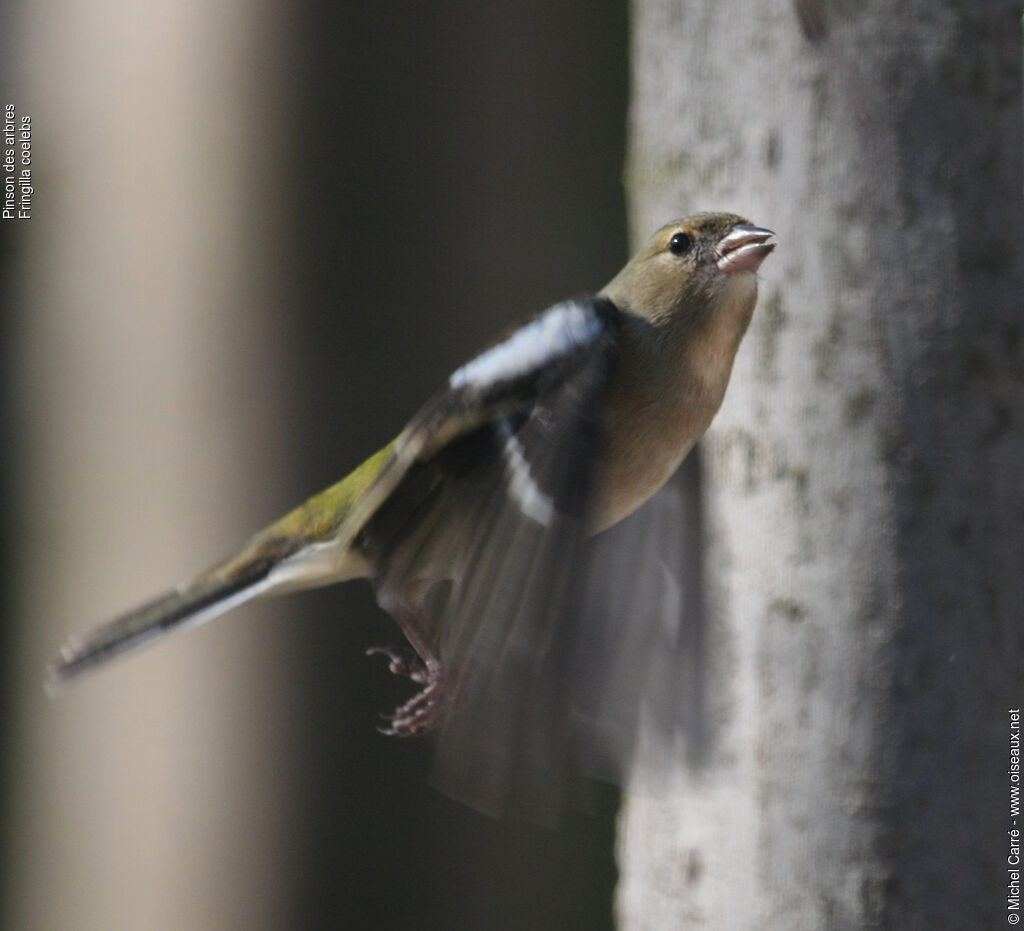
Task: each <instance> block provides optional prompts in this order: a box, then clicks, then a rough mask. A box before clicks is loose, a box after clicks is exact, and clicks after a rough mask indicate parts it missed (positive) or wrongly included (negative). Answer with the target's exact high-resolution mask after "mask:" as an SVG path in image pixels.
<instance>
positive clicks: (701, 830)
mask: <svg viewBox="0 0 1024 931" xmlns="http://www.w3.org/2000/svg"><path fill="white" fill-rule="evenodd" d="M1020 31H1021V24H1020V8H1019V5H1014V4H1009V3H978V2H968V0H962V2H953V0H947V2H941V0H916V2H912V3H908V4H901V5H900V6H899V10H898V12H897V11H896V10H895V9H894V8H893V6H892V5H891V4H888V3H883V2H881V0H874V2H870V3H868V4H865V5H861V6H858V5H856V4H854V5H850V4H841V5H840V4H833V3H828V2H823V0H795V2H793V3H786V2H783V0H774V2H769V3H764V4H749V3H744V2H740V0H724V2H714V3H712V2H700V3H686V4H680V3H677V2H675V0H637V2H636V3H635V4H634V38H633V65H634V91H633V93H634V99H633V111H632V139H631V155H630V163H629V170H628V182H629V188H630V195H631V198H632V210H631V215H632V219H633V229H634V231H635V232H636V234H637V235H638V236H643V235H644V234H645V233H646V231H648V230H649V229H652V228H654V227H655V226H657V224H658V223H659V222H661V219H662V217H663V216H664V215H665V214H666V211H673V210H675V211H677V212H680V213H682V212H690V211H692V210H697V209H709V208H718V209H730V210H735V211H736V212H738V213H741V214H744V215H746V216H748V217H749V218H750V219H752V220H753V221H755V222H757V223H759V224H762V225H766V226H769V227H772V228H774V229H775V230H776V231H777V233H778V235H779V242H780V244H779V247H778V250H777V252H776V254H775V255H773V256H772V257H771V258H770V259H769V260H768V261H767V262H766V263H765V266H764V268H763V270H762V282H761V298H760V305H759V309H758V312H757V314H756V315H755V321H754V323H753V326H752V329H751V332H750V334H749V335H748V337H747V339H746V343H745V345H744V347H743V349H742V351H741V354H740V358H739V360H738V362H737V366H736V371H735V374H734V379H733V385H732V388H731V390H730V394H729V396H728V398H727V400H726V404H725V407H724V409H723V411H722V414H721V415H720V417H719V419H718V420H717V422H716V425H715V427H714V428H713V431H712V433H711V435H710V436H709V440H708V442H707V443H706V445H705V446H704V449H703V456H702V460H703V463H704V466H705V475H704V479H703V485H704V490H705V493H706V494H705V499H704V501H705V504H704V508H705V515H706V516H705V522H706V525H707V528H708V533H707V537H708V541H707V542H708V545H707V548H706V552H705V553H704V554H703V562H704V565H705V570H706V575H707V580H708V583H707V591H708V596H707V603H706V605H704V609H705V610H704V614H705V615H706V618H707V631H706V633H705V636H704V637H703V638H701V640H700V641H699V642H700V643H701V644H702V647H701V649H702V655H701V656H700V657H698V662H699V666H700V668H701V669H702V670H703V675H702V678H701V681H702V684H703V685H702V687H703V694H702V696H701V703H700V707H701V714H702V720H701V722H700V724H699V726H695V727H693V728H692V729H691V730H692V732H691V733H689V734H688V740H687V746H686V750H685V755H684V758H685V762H683V763H681V764H680V766H679V769H678V771H677V773H676V778H675V779H674V781H673V784H672V785H671V787H670V789H669V790H668V791H667V792H666V791H665V790H664V789H665V787H664V786H661V785H658V784H656V783H655V782H654V781H653V780H652V779H650V778H648V773H646V772H645V771H644V769H643V768H642V767H640V768H639V769H638V771H637V772H636V774H635V777H634V780H633V783H634V784H633V785H632V786H631V791H630V793H629V804H628V806H627V808H626V810H625V812H624V814H623V815H622V819H621V846H620V866H621V869H622V872H623V876H622V882H621V885H620V890H619V898H618V909H619V914H620V919H621V924H622V927H624V928H628V929H638V928H651V929H655V928H658V929H660V928H669V927H672V928H730V929H745V928H772V929H786V931H790V929H794V928H808V929H810V928H815V929H817V928H830V929H831V928H844V929H845V928H863V927H886V928H901V929H916V928H926V927H935V928H968V927H982V926H985V927H995V926H996V922H997V920H998V921H999V922H1000V923H1002V922H1003V921H1004V920H1005V907H1006V904H1005V900H1006V892H1007V889H1006V882H1007V874H1006V855H1007V853H1008V852H1009V851H1008V838H1007V834H1006V832H1007V830H1008V829H1009V828H1010V827H1011V824H1010V820H1009V815H1008V809H1007V795H1008V776H1007V775H1005V773H1006V770H1007V764H1008V761H1009V731H1008V725H1009V720H1008V715H1007V709H1009V708H1011V707H1013V708H1016V707H1019V706H1020V705H1021V703H1022V700H1024V686H1022V682H1024V655H1022V646H1024V636H1022V625H1021V605H1022V604H1024V573H1022V572H1021V554H1022V553H1024V519H1022V518H1024V483H1022V482H1021V462H1022V461H1024V427H1022V417H1024V387H1022V372H1024V364H1022V363H1024V360H1022V342H1021V329H1022V326H1024V322H1022V319H1021V306H1022V303H1024V252H1022V250H1021V243H1022V242H1024V223H1022V220H1024V205H1022V199H1021V164H1022V151H1021V139H1022V133H1021V113H1022V106H1021V41H1020ZM1018 827H1019V826H1018Z"/></svg>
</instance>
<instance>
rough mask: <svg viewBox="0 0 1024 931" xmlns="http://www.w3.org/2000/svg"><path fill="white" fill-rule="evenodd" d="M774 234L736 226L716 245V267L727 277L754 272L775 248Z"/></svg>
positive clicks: (739, 225) (749, 227) (751, 227)
mask: <svg viewBox="0 0 1024 931" xmlns="http://www.w3.org/2000/svg"><path fill="white" fill-rule="evenodd" d="M774 236H775V234H774V233H773V232H772V231H771V230H766V229H761V228H760V227H759V226H744V225H741V224H737V225H736V226H734V227H733V228H732V230H731V231H730V232H729V234H728V235H726V236H724V237H723V238H722V239H721V240H719V243H718V267H719V268H720V269H721V270H722V271H723V272H725V273H726V274H727V275H732V274H735V273H736V272H756V271H757V270H758V268H760V267H761V263H762V262H763V261H764V260H765V258H767V256H768V253H769V252H771V251H772V250H773V249H774V248H775V243H774V242H769V240H770V239H771V238H772V237H774Z"/></svg>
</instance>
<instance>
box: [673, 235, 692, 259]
mask: <svg viewBox="0 0 1024 931" xmlns="http://www.w3.org/2000/svg"><path fill="white" fill-rule="evenodd" d="M692 245H693V237H692V236H690V235H689V234H687V233H676V234H675V235H674V236H673V237H672V238H671V239H670V240H669V241H668V251H669V252H671V253H672V254H673V255H683V254H684V253H686V252H689V251H690V247H691V246H692Z"/></svg>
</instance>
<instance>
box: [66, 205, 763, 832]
mask: <svg viewBox="0 0 1024 931" xmlns="http://www.w3.org/2000/svg"><path fill="white" fill-rule="evenodd" d="M775 245H776V241H775V234H774V233H773V232H772V231H771V230H768V229H765V228H762V227H758V226H755V225H754V224H752V223H751V222H750V221H749V220H746V219H744V218H743V217H741V216H739V215H736V214H732V213H723V212H716V213H698V214H695V215H692V216H689V217H686V218H684V219H680V220H676V221H674V222H672V223H669V224H667V225H665V226H663V227H661V228H660V229H659V230H658V231H657V232H656V233H655V234H654V235H653V236H652V237H651V239H650V240H649V241H648V242H647V244H646V245H644V246H643V247H642V248H641V249H640V251H639V252H637V253H636V255H635V256H634V257H633V258H632V259H631V260H630V261H629V262H628V263H627V264H626V265H625V266H624V267H623V268H622V270H621V271H620V272H619V273H618V274H617V275H615V277H614V278H613V279H612V280H611V281H610V282H609V283H608V284H607V285H606V286H605V287H604V288H602V289H601V290H600V291H599V292H597V293H596V294H595V295H593V296H591V297H586V298H579V299H573V300H567V301H564V302H562V303H559V304H556V305H554V306H552V307H550V308H548V309H547V310H545V311H543V312H541V313H539V314H536V315H534V316H533V317H530V318H528V319H527V320H526V321H525V322H523V323H522V324H521V325H519V326H518V327H516V328H514V329H512V330H511V331H508V332H506V333H505V334H504V335H502V336H501V337H499V338H498V339H497V340H496V341H494V342H493V343H492V344H491V345H490V346H488V347H486V348H485V349H484V350H483V351H482V352H480V353H479V354H478V355H477V356H475V357H474V358H472V359H471V360H469V361H468V362H466V363H465V364H464V365H462V366H461V367H459V368H457V369H456V370H455V371H454V372H453V373H452V375H451V376H450V377H449V379H448V381H447V383H445V384H444V385H443V386H442V387H441V388H440V389H439V390H438V391H437V392H436V393H435V394H434V395H433V396H432V397H431V398H430V399H429V400H428V401H427V403H426V404H424V405H423V406H422V407H421V408H420V410H419V411H418V412H417V413H416V414H415V415H414V416H413V417H412V419H411V420H410V421H409V422H408V424H407V425H406V426H405V428H404V429H403V430H402V431H401V433H399V435H398V436H397V437H396V438H395V439H394V440H393V441H392V442H391V443H389V444H388V445H387V446H386V447H384V448H383V449H381V450H380V451H378V452H377V453H375V454H374V455H372V456H371V457H370V458H368V459H367V460H366V461H365V462H363V463H362V464H361V465H360V466H358V467H357V468H356V469H355V470H354V471H353V472H351V473H350V474H349V475H348V476H347V477H346V478H344V479H342V480H341V481H340V482H338V483H337V484H335V485H333V486H331V487H329V488H327V489H326V490H324V491H322V492H321V493H319V494H317V495H315V496H313V497H312V498H310V499H309V500H308V501H306V502H305V503H304V504H302V505H301V506H299V507H298V508H296V509H295V510H293V511H291V512H290V513H288V514H286V515H285V516H284V517H283V518H281V519H280V520H278V521H276V522H275V523H273V524H271V525H270V526H269V527H267V528H265V529H264V530H262V531H260V532H259V533H257V534H256V535H255V536H253V537H252V538H251V539H250V540H249V541H248V543H246V544H245V545H244V546H243V547H242V549H241V550H240V551H239V552H238V553H237V554H235V555H233V556H231V557H230V558H228V559H226V560H224V561H221V562H219V563H217V564H215V565H214V566H213V567H212V568H210V569H208V570H207V571H205V572H202V573H200V574H199V575H198V576H197V577H195V578H194V579H192V580H190V581H188V582H185V583H184V584H182V585H179V586H178V587H176V588H174V589H173V590H171V591H169V592H167V593H166V594H164V595H162V596H160V597H158V598H156V599H154V600H152V601H149V602H147V603H145V604H143V605H141V606H140V607H138V608H135V609H134V610H131V611H129V612H127V613H126V614H123V615H121V616H119V617H117V618H115V619H114V620H112V621H110V622H108V623H106V624H104V625H102V626H100V627H98V628H96V629H95V630H93V631H92V632H90V633H86V634H84V635H79V636H72V637H70V638H69V639H68V640H67V641H66V643H65V644H64V646H63V647H62V648H61V650H60V653H59V656H58V658H57V659H56V660H55V661H54V662H53V663H51V664H50V666H49V667H48V669H47V687H48V689H49V691H50V692H51V693H52V694H56V693H58V692H61V691H63V690H64V689H65V688H66V687H67V686H68V685H69V684H70V683H71V682H72V681H73V680H76V679H78V677H80V676H81V675H82V674H83V673H86V672H88V671H90V670H94V669H95V668H97V667H99V666H101V665H103V664H105V663H106V662H107V661H108V660H111V659H113V658H114V657H117V656H119V655H121V654H124V653H127V652H129V651H132V650H135V649H136V648H138V647H141V646H143V645H144V644H148V643H150V642H152V641H154V640H156V639H158V638H160V637H163V636H164V635H165V634H168V633H170V632H171V631H175V630H179V629H184V628H187V627H194V626H196V625H198V624H200V623H202V622H204V621H207V620H210V619H211V618H214V617H217V616H218V615H221V614H223V613H224V612H226V611H229V610H230V609H232V608H235V607H237V606H239V605H241V604H242V603H244V602H247V601H249V600H251V599H253V598H257V597H262V596H265V595H269V594H279V593H283V592H287V591H291V590H296V589H303V588H310V587H315V586H321V585H326V584H330V583H334V582H343V581H348V580H352V579H359V578H363V579H368V580H369V582H370V583H371V585H372V586H373V589H374V593H375V595H376V599H377V602H378V604H379V605H380V607H381V608H382V609H383V610H384V611H385V612H387V613H388V614H390V615H391V617H392V618H393V619H394V620H395V622H396V623H397V625H398V627H399V628H400V629H401V631H402V633H403V634H404V637H405V640H406V643H405V644H404V645H403V646H401V647H380V648H372V649H371V650H368V651H367V652H368V653H381V654H383V655H384V656H385V658H386V659H387V661H388V666H389V668H390V670H391V671H392V672H394V673H396V674H399V675H402V676H406V677H408V678H409V679H411V680H412V682H413V683H415V685H416V686H418V687H419V689H418V691H417V692H416V694H414V695H413V696H412V697H411V698H410V699H409V700H408V701H406V702H405V703H404V704H403V705H401V706H400V707H399V708H398V709H397V710H396V711H395V712H394V714H393V715H391V716H390V717H389V718H387V719H386V724H385V726H383V727H382V728H381V729H382V730H383V731H384V732H385V733H387V734H391V735H395V736H400V737H406V736H416V735H421V734H428V733H431V734H433V736H434V739H435V743H436V748H437V749H436V754H437V764H436V772H437V773H439V774H440V775H439V776H438V778H437V780H436V781H437V782H438V784H440V785H441V787H442V788H443V789H444V790H445V791H447V792H448V793H449V794H451V795H453V796H455V797H457V798H461V799H462V800H464V801H467V802H468V803H469V804H470V805H472V806H473V807H476V808H478V809H480V810H482V811H487V812H488V813H492V814H495V813H500V812H502V811H504V810H507V809H510V808H515V807H529V805H530V804H532V803H531V802H530V801H528V799H530V798H542V797H545V798H546V800H545V801H544V804H548V800H547V799H548V798H549V797H552V796H554V795H556V794H557V793H556V792H555V791H554V790H553V789H552V786H556V785H558V784H560V782H561V779H562V776H563V775H564V774H565V773H566V772H568V771H569V770H570V768H571V767H572V765H573V762H574V761H576V762H577V763H578V757H579V756H580V755H581V754H582V747H583V746H584V745H587V746H589V747H590V750H589V751H588V752H590V753H591V755H592V756H593V757H595V758H597V757H601V756H604V757H608V756H615V755H616V754H619V755H621V751H620V750H618V749H615V748H609V747H607V746H606V747H597V748H595V747H594V744H595V743H597V742H599V741H600V738H599V737H597V736H595V735H599V734H600V733H601V732H602V730H609V729H614V728H609V727H605V726H604V725H605V724H607V722H606V721H605V720H604V719H605V718H608V717H615V718H616V719H617V721H616V724H615V726H616V727H620V728H624V729H625V730H626V731H630V730H632V729H633V728H634V727H635V723H636V715H637V714H638V713H639V711H638V708H639V705H638V702H639V699H636V698H635V697H633V696H635V694H636V692H637V691H638V690H637V689H636V688H635V687H633V686H629V687H627V688H624V689H623V688H622V687H621V682H622V681H623V680H624V679H625V680H629V679H631V678H636V677H640V678H642V676H643V671H642V669H641V668H640V667H641V666H642V665H643V664H644V663H645V662H646V661H647V659H648V657H646V656H645V655H644V654H645V653H646V652H647V651H652V650H654V649H655V647H653V646H633V647H628V646H623V645H622V644H623V643H624V642H627V641H626V640H624V639H623V638H624V637H625V636H626V632H627V630H628V626H629V624H630V618H628V617H612V618H605V619H604V620H603V621H602V622H600V623H598V622H596V621H593V620H592V618H593V617H596V616H597V615H599V614H601V611H602V606H601V605H598V604H597V603H596V602H595V599H594V598H593V597H592V596H589V595H588V592H587V589H588V587H594V586H593V583H594V580H595V578H597V577H598V576H599V577H600V578H599V583H600V584H598V586H597V587H598V588H600V587H601V585H604V590H605V591H609V590H610V589H609V588H608V586H609V585H611V586H612V588H614V589H615V590H616V591H621V589H622V588H623V587H628V586H630V585H631V584H633V583H631V580H630V578H629V577H623V576H632V577H633V579H634V580H635V579H636V578H639V576H638V575H637V572H636V568H637V567H636V566H634V567H633V568H632V569H630V568H629V567H630V565H631V555H630V554H629V553H619V554H614V550H613V555H612V556H611V557H610V558H609V557H608V556H607V555H606V556H605V557H604V567H605V568H603V569H595V565H597V563H596V562H595V560H594V558H593V557H592V555H591V554H592V553H593V552H594V547H593V545H592V544H593V541H595V540H600V539H602V538H603V537H605V536H606V535H607V534H608V533H609V528H615V526H616V525H619V524H620V523H621V522H623V521H624V520H625V519H626V518H627V517H629V515H631V514H633V513H634V512H636V511H637V510H638V509H640V508H641V507H642V506H643V505H644V504H645V502H648V501H649V500H650V499H652V498H654V497H655V496H656V495H657V493H658V492H659V491H660V490H661V489H662V488H663V487H664V486H665V485H666V483H667V482H668V480H669V479H670V477H671V476H672V475H673V473H675V472H676V470H677V469H678V467H679V466H680V464H681V462H682V461H683V459H684V458H685V457H686V455H687V454H688V453H689V452H690V450H691V449H692V448H693V446H694V444H695V443H696V442H697V440H698V439H699V438H700V437H701V436H702V435H703V433H704V432H705V431H706V429H707V428H708V426H709V425H710V423H711V421H712V419H713V417H714V416H715V414H716V413H717V412H718V409H719V407H720V405H721V403H722V400H723V398H724V396H725V392H726V388H727V386H728V383H729V379H730V374H731V372H732V368H733V362H734V359H735V357H736V353H737V350H738V348H739V346H740V343H741V340H742V338H743V336H744V334H745V332H746V331H747V328H748V325H749V324H750V321H751V319H752V315H753V312H754V307H755V304H756V300H757V273H758V270H759V268H760V266H761V264H762V262H763V261H764V260H765V258H766V257H767V256H768V255H769V254H770V253H771V252H772V251H773V250H774V248H775ZM606 549H607V548H606ZM631 549H634V550H635V549H638V548H637V547H632V548H631ZM636 558H637V557H635V556H633V557H632V559H633V561H634V562H635V561H636ZM624 569H625V571H623V570H624ZM610 580H614V581H610ZM605 600H607V599H605ZM638 639H639V640H649V639H650V638H647V637H646V636H643V637H640V638H637V637H633V638H632V640H631V641H628V642H632V643H634V644H635V643H636V642H637V640H638ZM616 644H618V646H617V645H616ZM627 654H628V655H627ZM624 664H625V665H626V667H627V668H625V670H623V666H624ZM616 683H620V684H618V685H617V684H616ZM616 689H619V692H618V693H616ZM639 691H642V689H640V690H639ZM616 694H618V695H620V696H621V698H620V699H617V698H616ZM626 696H631V697H629V698H628V699H627V698H626ZM627 705H628V706H629V707H625V706H627ZM610 708H613V709H614V710H612V711H609V710H608V709H610ZM606 742H612V743H614V741H612V740H610V739H609V740H608V741H606ZM520 799H526V800H527V801H524V802H523V803H522V805H520Z"/></svg>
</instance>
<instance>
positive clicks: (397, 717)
mask: <svg viewBox="0 0 1024 931" xmlns="http://www.w3.org/2000/svg"><path fill="white" fill-rule="evenodd" d="M425 668H426V667H425V666H424V669H425ZM442 699H443V689H442V688H441V680H440V678H434V679H433V680H432V681H430V682H428V683H427V685H426V687H425V688H424V689H422V690H421V691H420V692H417V693H416V694H415V695H413V697H412V698H410V699H409V700H408V701H407V702H406V703H405V704H404V705H400V706H399V707H398V708H396V709H395V713H394V714H393V715H391V716H390V717H387V720H388V721H389V722H390V723H389V724H388V726H387V727H378V728H377V730H379V731H380V732H381V733H382V734H386V735H387V736H389V737H416V736H417V735H419V734H425V733H427V731H430V730H433V729H434V728H435V727H436V726H437V724H438V723H439V722H440V720H441V716H442V713H443V710H444V708H443V701H442Z"/></svg>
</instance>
